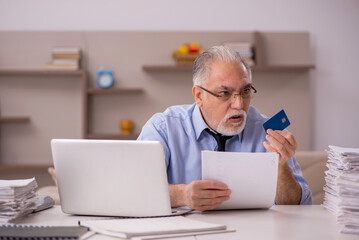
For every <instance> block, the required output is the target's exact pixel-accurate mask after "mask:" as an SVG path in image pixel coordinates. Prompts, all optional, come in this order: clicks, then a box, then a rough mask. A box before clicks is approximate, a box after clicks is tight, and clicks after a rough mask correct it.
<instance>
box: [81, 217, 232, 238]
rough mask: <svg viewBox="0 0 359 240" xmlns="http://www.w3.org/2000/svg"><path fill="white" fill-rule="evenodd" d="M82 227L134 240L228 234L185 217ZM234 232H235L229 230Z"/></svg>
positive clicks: (102, 222) (87, 222) (218, 226)
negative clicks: (133, 238)
mask: <svg viewBox="0 0 359 240" xmlns="http://www.w3.org/2000/svg"><path fill="white" fill-rule="evenodd" d="M79 225H80V226H84V227H88V228H89V229H90V230H91V231H94V232H97V233H99V234H104V235H109V236H114V237H120V238H132V237H139V236H151V235H156V236H161V235H167V234H176V235H177V236H181V235H183V234H186V235H188V234H192V235H196V234H197V233H206V234H211V233H218V232H227V228H226V225H223V224H215V223H207V222H203V221H198V220H193V219H189V218H186V217H183V216H177V217H158V218H122V219H121V218H120V219H118V218H117V219H100V220H84V221H79ZM228 231H233V230H228Z"/></svg>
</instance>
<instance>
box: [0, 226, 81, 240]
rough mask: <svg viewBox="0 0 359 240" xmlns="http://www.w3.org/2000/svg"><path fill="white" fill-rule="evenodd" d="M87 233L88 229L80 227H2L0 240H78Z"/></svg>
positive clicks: (0, 228)
mask: <svg viewBox="0 0 359 240" xmlns="http://www.w3.org/2000/svg"><path fill="white" fill-rule="evenodd" d="M87 233H88V228H86V227H80V226H76V227H75V226H74V227H70V226H66V227H54V226H51V227H49V226H27V225H8V226H7V225H2V226H0V239H6V240H10V239H14V240H20V239H32V240H35V239H56V240H60V239H74V240H75V239H80V238H82V237H84V236H85V235H86V234H87Z"/></svg>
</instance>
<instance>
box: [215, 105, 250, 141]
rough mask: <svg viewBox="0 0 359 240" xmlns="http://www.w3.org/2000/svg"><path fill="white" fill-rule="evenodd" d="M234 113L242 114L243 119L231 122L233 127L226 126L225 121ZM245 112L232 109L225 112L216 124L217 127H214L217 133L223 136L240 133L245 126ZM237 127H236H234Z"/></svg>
mask: <svg viewBox="0 0 359 240" xmlns="http://www.w3.org/2000/svg"><path fill="white" fill-rule="evenodd" d="M235 115H242V116H243V119H242V121H241V122H239V123H232V126H234V128H228V127H226V123H227V121H228V120H229V119H230V118H231V117H232V116H235ZM246 120H247V114H246V112H245V111H243V110H238V111H234V112H232V113H229V114H227V115H226V116H225V117H224V118H223V119H222V120H221V121H220V122H219V124H218V126H217V129H214V130H215V131H216V132H217V133H220V134H222V135H225V136H233V135H238V134H240V133H241V132H242V131H243V129H244V127H245V126H246ZM236 127H237V128H236Z"/></svg>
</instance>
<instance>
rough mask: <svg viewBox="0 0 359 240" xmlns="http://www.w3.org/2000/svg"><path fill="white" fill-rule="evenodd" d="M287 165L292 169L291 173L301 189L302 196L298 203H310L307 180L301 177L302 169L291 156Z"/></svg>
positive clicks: (310, 196) (310, 194) (310, 197)
mask: <svg viewBox="0 0 359 240" xmlns="http://www.w3.org/2000/svg"><path fill="white" fill-rule="evenodd" d="M288 165H289V167H290V168H291V169H292V172H293V175H294V177H295V179H296V180H297V182H298V183H299V185H300V188H301V190H302V196H301V199H300V205H311V204H312V192H311V191H310V189H309V186H308V183H307V181H306V180H305V179H304V177H303V173H302V170H301V169H300V166H299V164H298V162H297V160H296V158H295V156H293V157H292V158H291V159H289V160H288Z"/></svg>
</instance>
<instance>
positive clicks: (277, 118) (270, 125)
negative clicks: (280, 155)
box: [263, 109, 290, 131]
mask: <svg viewBox="0 0 359 240" xmlns="http://www.w3.org/2000/svg"><path fill="white" fill-rule="evenodd" d="M289 125H290V122H289V119H288V117H287V115H286V114H285V112H284V110H283V109H282V110H281V111H280V112H279V113H277V114H276V115H274V116H273V117H272V118H270V119H268V120H267V121H266V122H265V123H263V127H264V129H265V130H266V131H267V129H272V130H281V131H282V130H283V129H284V128H286V127H288V126H289Z"/></svg>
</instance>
